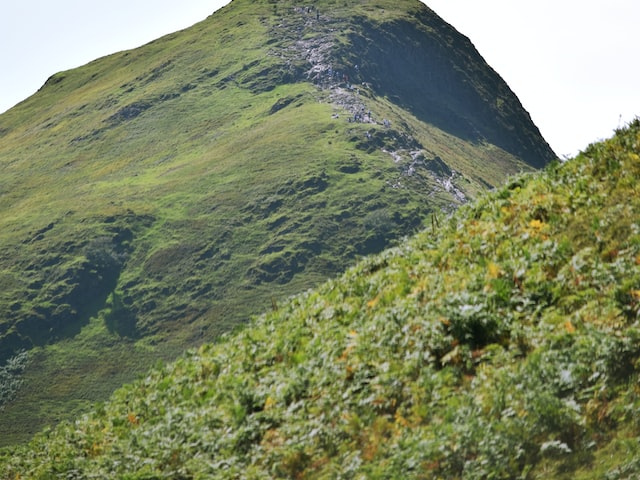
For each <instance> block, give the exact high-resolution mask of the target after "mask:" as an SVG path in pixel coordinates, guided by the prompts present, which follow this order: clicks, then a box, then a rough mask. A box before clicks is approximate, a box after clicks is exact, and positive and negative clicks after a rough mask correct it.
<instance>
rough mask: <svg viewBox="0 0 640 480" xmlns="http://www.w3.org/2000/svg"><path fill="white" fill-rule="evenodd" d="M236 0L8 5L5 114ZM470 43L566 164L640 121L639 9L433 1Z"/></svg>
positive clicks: (2, 13)
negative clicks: (69, 77) (53, 81)
mask: <svg viewBox="0 0 640 480" xmlns="http://www.w3.org/2000/svg"><path fill="white" fill-rule="evenodd" d="M227 3H228V0H180V2H176V1H175V0H110V1H109V2H104V1H102V2H90V1H87V0H20V1H18V0H7V1H3V2H2V5H1V6H0V72H1V74H0V112H3V111H5V110H7V109H8V108H10V107H11V106H13V105H15V104H16V103H18V102H20V101H21V100H23V99H25V98H26V97H28V96H29V95H31V94H33V93H34V92H35V91H36V90H37V89H38V88H40V86H42V84H43V83H44V82H45V81H46V79H47V78H48V77H49V76H51V75H52V74H54V73H56V72H59V71H62V70H67V69H70V68H74V67H77V66H80V65H83V64H85V63H87V62H90V61H91V60H94V59H96V58H98V57H101V56H104V55H107V54H110V53H114V52H117V51H120V50H124V49H129V48H134V47H137V46H139V45H142V44H144V43H147V42H149V41H151V40H154V39H156V38H158V37H160V36H162V35H164V34H167V33H171V32H174V31H176V30H179V29H182V28H186V27H188V26H190V25H192V24H194V23H196V22H198V21H200V20H204V19H205V18H206V17H207V16H208V15H210V14H211V13H213V12H214V11H215V10H217V9H218V8H220V7H222V6H223V5H226V4H227ZM425 3H426V4H427V5H429V6H430V7H431V8H432V9H433V10H435V11H436V13H438V14H439V15H440V16H441V17H443V18H444V19H445V20H446V21H448V22H449V23H451V24H452V25H453V26H454V27H455V28H456V29H458V30H459V31H460V32H462V33H463V34H465V35H466V36H468V37H469V38H470V39H471V41H472V42H473V43H474V45H475V46H476V48H477V49H478V50H479V51H480V53H481V54H482V56H483V57H484V58H485V60H487V62H488V63H489V64H490V65H491V66H492V67H493V68H494V69H495V70H496V71H497V72H498V73H499V74H500V75H501V76H502V77H503V78H504V79H505V80H506V82H507V83H508V84H509V86H510V87H511V89H512V90H513V91H514V92H515V93H516V95H517V96H518V97H519V98H520V101H521V102H522V104H523V105H524V107H525V108H526V109H527V110H528V111H529V113H530V114H531V116H532V118H533V121H534V122H535V123H536V125H537V126H538V127H539V128H540V130H541V132H542V134H543V136H544V137H545V138H546V139H547V141H548V142H549V143H550V144H551V147H552V148H553V149H554V150H555V152H556V153H557V154H558V155H560V156H564V155H573V154H575V153H577V151H578V150H581V149H583V148H585V147H586V146H587V145H588V144H589V143H591V142H593V141H596V140H599V139H602V138H607V137H609V136H611V134H612V133H613V129H615V128H616V127H618V126H619V125H620V126H622V125H624V124H625V123H627V122H629V121H630V120H632V119H633V118H634V117H635V116H637V115H638V116H640V81H639V79H640V61H638V58H640V57H639V56H638V49H637V47H636V44H637V43H638V39H637V38H635V37H637V33H636V32H637V25H638V24H639V23H640V1H638V0H606V1H604V0H535V1H533V0H520V1H515V0H482V1H478V0H426V1H425Z"/></svg>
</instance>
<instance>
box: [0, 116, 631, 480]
mask: <svg viewBox="0 0 640 480" xmlns="http://www.w3.org/2000/svg"><path fill="white" fill-rule="evenodd" d="M639 180H640V121H635V122H634V123H633V124H632V125H630V126H629V127H628V128H625V129H622V130H620V131H618V132H617V134H616V136H615V137H614V138H612V139H611V140H608V141H606V142H603V143H598V144H594V145H591V146H590V147H589V148H587V149H586V150H585V151H584V152H583V153H581V154H580V155H579V156H578V157H577V158H575V159H573V160H570V161H569V162H567V163H566V164H562V165H559V164H558V165H553V166H550V167H549V168H547V169H546V170H545V171H544V172H543V173H541V174H535V175H525V176H518V177H515V178H513V179H512V180H511V181H510V182H509V183H508V184H507V185H506V186H505V187H503V188H500V189H499V190H497V191H495V192H493V193H490V194H486V195H482V196H481V197H480V198H479V199H478V200H477V201H476V202H474V203H473V204H471V205H469V206H467V207H463V208H462V209H461V210H459V211H458V212H457V213H455V214H454V215H453V216H451V217H450V218H447V219H446V218H444V217H438V218H437V219H436V217H435V216H434V218H433V224H432V225H431V226H430V227H429V228H427V229H426V230H424V231H423V232H421V233H420V234H418V235H417V236H415V237H413V238H411V239H409V240H406V241H405V242H403V243H402V244H401V245H399V246H398V247H396V248H393V249H389V250H386V251H385V252H383V253H381V254H379V255H374V256H370V257H368V258H366V259H365V260H363V261H362V262H360V263H358V265H357V266H355V267H353V268H351V269H349V270H348V271H347V272H346V273H345V274H344V275H343V276H342V277H340V278H338V279H336V280H333V281H329V282H327V283H325V284H323V285H322V286H321V287H319V288H318V289H316V290H311V291H308V292H307V293H305V294H303V295H300V296H297V297H294V298H292V299H291V300H290V301H289V302H287V303H283V304H282V305H281V308H280V309H279V310H278V311H277V312H271V313H269V314H266V315H264V316H262V317H260V318H257V319H255V320H254V321H253V322H252V323H251V324H250V325H249V326H248V327H247V328H244V329H242V330H241V331H238V332H236V333H234V334H230V335H226V336H225V337H224V338H223V339H222V340H221V341H220V342H218V343H216V344H207V345H204V346H202V347H201V348H199V349H197V350H195V349H194V350H192V351H190V352H189V353H188V354H187V355H185V356H184V357H183V358H181V359H180V360H178V361H177V362H175V363H173V364H170V365H167V366H163V367H158V368H156V369H154V370H153V371H152V372H151V373H149V374H148V376H146V378H143V379H140V380H139V381H137V382H136V383H134V384H132V385H128V386H126V387H124V388H122V389H120V390H118V391H117V392H116V393H115V395H114V396H113V397H112V398H111V400H110V401H109V402H107V403H105V404H103V405H99V406H97V407H96V408H95V409H94V410H93V411H92V412H91V413H89V414H88V415H85V416H83V417H82V418H79V419H78V420H77V421H76V422H74V423H65V424H63V425H60V426H59V427H58V428H56V429H54V430H52V431H49V432H45V433H43V434H40V435H38V436H37V437H36V438H35V439H34V440H33V441H32V443H31V444H30V445H28V446H27V447H22V448H18V449H15V450H12V451H11V450H10V451H6V452H5V455H4V457H1V458H2V460H1V463H2V467H1V470H0V471H1V472H2V475H3V477H4V478H34V479H40V478H42V479H44V478H118V479H124V478H126V479H142V478H174V479H178V478H179V479H187V478H225V479H228V478H269V477H277V478H465V479H474V478H477V479H480V478H483V479H484V478H504V479H507V478H520V479H543V478H544V479H547V478H557V479H603V478H604V479H610V480H611V479H628V478H635V477H636V476H638V475H640V462H639V461H638V458H640V443H639V440H640V414H639V412H640V390H639V388H638V379H639V378H638V374H639V368H640V323H639V314H640V303H639V300H640V217H639V215H638V212H640V204H639V202H640V196H639V195H638V192H637V186H638V184H639Z"/></svg>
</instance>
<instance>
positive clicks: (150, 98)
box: [0, 0, 553, 445]
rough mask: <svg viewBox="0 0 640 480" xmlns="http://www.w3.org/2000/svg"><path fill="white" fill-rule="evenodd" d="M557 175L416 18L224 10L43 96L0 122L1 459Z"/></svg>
mask: <svg viewBox="0 0 640 480" xmlns="http://www.w3.org/2000/svg"><path fill="white" fill-rule="evenodd" d="M303 5H304V6H303ZM409 46H410V48H409ZM390 67H392V68H390ZM551 158H553V153H552V152H551V150H550V149H549V147H548V145H547V144H546V142H545V141H544V140H543V139H542V138H541V136H540V134H539V132H538V130H537V128H536V127H535V126H534V125H533V124H532V122H531V120H530V118H529V116H528V114H527V113H526V111H524V109H523V108H522V106H521V105H520V103H519V102H518V100H517V98H516V97H515V95H514V94H513V93H512V92H511V91H510V90H509V88H508V87H507V86H506V84H505V83H504V82H503V81H502V80H501V79H500V77H499V76H498V75H497V74H496V73H495V72H494V71H493V70H491V69H490V67H489V66H487V65H486V63H485V62H484V61H483V60H482V58H481V57H480V55H479V54H478V53H477V52H476V51H475V49H474V48H473V46H472V45H471V43H470V42H469V41H468V40H467V39H466V38H464V37H463V36H461V35H460V34H458V33H457V32H456V31H455V30H454V29H453V28H452V27H450V26H449V25H447V24H445V23H444V22H442V21H441V20H440V19H439V18H438V17H437V16H436V15H435V14H434V13H433V12H431V11H430V10H429V9H427V8H426V7H425V6H424V5H422V4H421V3H420V2H417V1H413V0H411V1H409V0H406V1H403V2H395V1H394V2H391V1H380V2H376V3H375V5H373V4H371V2H361V1H352V2H333V1H324V2H302V3H300V2H289V1H279V2H273V1H263V2H257V1H247V0H234V1H233V2H232V3H231V4H230V5H228V6H227V7H225V8H223V9H222V10H220V11H219V12H216V13H215V14H214V15H212V16H211V17H210V18H208V19H207V20H205V21H204V22H202V23H199V24H197V25H195V26H193V27H192V28H190V29H187V30H184V31H182V32H177V33H175V34H172V35H169V36H167V37H164V38H162V39H159V40H157V41H155V42H152V43H150V44H148V45H145V46H143V47H141V48H139V49H136V50H132V51H127V52H121V53H117V54H114V55H111V56H109V57H106V58H102V59H99V60H96V61H95V62H92V63H90V64H88V65H86V66H84V67H82V68H79V69H75V70H71V71H67V72H61V73H58V74H56V75H54V76H52V77H51V78H50V79H49V80H48V81H47V83H46V84H45V85H44V86H43V87H42V89H41V90H40V91H39V92H38V93H37V94H36V95H34V96H33V97H31V98H29V99H28V100H26V101H25V102H23V103H21V104H20V105H18V106H16V107H15V108H13V109H11V110H10V111H8V112H6V113H5V114H3V115H2V116H0V168H1V169H2V176H1V178H0V212H1V215H0V244H1V245H2V251H1V252H0V365H3V364H4V363H5V362H8V363H7V364H6V365H7V366H6V367H2V368H4V369H5V370H3V371H7V372H8V371H9V370H11V371H12V372H14V373H13V374H12V375H13V377H12V378H14V377H15V376H16V375H17V374H18V373H17V372H22V376H21V383H20V382H18V381H17V380H16V381H14V380H15V379H14V380H11V381H7V382H6V384H7V385H12V386H11V387H7V388H6V394H4V393H3V395H2V396H0V401H1V402H2V403H3V404H4V405H3V408H4V410H3V413H2V415H1V416H0V445H1V444H8V443H12V442H15V441H21V440H24V439H26V438H29V436H30V435H31V434H32V433H34V432H35V431H38V430H39V429H40V428H41V427H42V426H43V425H46V424H51V423H55V422H56V421H57V420H59V419H60V418H65V417H68V416H70V415H73V414H74V412H76V411H78V410H80V409H82V408H83V407H84V406H86V405H88V403H89V402H91V401H95V400H100V399H104V398H106V397H107V396H108V395H109V393H110V392H112V391H113V389H114V388H115V387H117V386H119V385H121V384H122V383H123V382H126V381H130V380H132V379H134V378H135V376H136V374H137V373H141V372H144V371H146V370H147V369H148V368H149V367H150V366H151V365H152V364H154V363H155V362H156V361H157V360H158V359H165V360H166V359H171V358H175V356H176V355H177V354H178V353H180V352H182V351H183V350H184V349H185V348H186V347H189V346H195V345H199V344H201V343H202V342H203V341H205V340H212V339H214V338H216V337H217V336H218V335H219V334H220V333H221V332H225V331H228V330H230V329H231V328H233V327H234V326H235V325H237V324H238V323H239V322H242V321H244V319H246V318H248V317H249V316H250V315H251V314H256V313H259V312H261V311H264V310H265V309H267V308H272V307H274V306H277V304H278V303H279V302H281V299H282V298H286V297H287V296H289V295H291V294H293V293H295V292H300V291H304V290H305V289H307V288H309V287H311V286H313V285H317V284H318V283H320V282H322V281H324V280H326V279H327V278H330V277H333V276H334V275H336V274H337V273H338V272H342V271H344V269H345V268H346V267H347V266H348V265H351V264H353V262H354V261H355V260H356V259H357V258H358V257H360V256H363V255H367V254H370V253H373V252H379V251H381V250H382V249H383V248H385V247H387V246H389V245H393V244H394V242H396V241H398V239H401V238H402V237H403V236H404V235H407V234H410V233H412V232H415V231H416V230H417V229H419V228H421V227H422V226H424V225H425V222H426V224H429V222H430V218H431V217H430V215H431V214H432V212H438V211H440V210H441V209H445V210H447V211H451V210H452V209H455V208H457V206H459V205H460V204H462V203H464V202H466V201H467V200H468V199H470V198H473V197H475V195H476V194H477V193H478V192H480V191H482V190H484V189H486V188H487V186H492V185H498V184H500V183H501V182H503V181H504V179H505V178H506V177H507V175H509V174H513V173H517V172H519V171H522V170H531V169H532V167H537V166H541V165H543V164H545V163H546V162H547V161H549V159H551ZM23 350H28V351H29V354H28V355H27V358H28V361H26V362H25V361H24V356H23V355H22V354H21V353H20V352H21V351H23ZM18 360H20V361H18ZM18 367H19V368H18ZM19 384H20V385H22V386H21V388H20V389H18V388H17V385H19ZM3 385H4V384H3ZM3 389H4V387H3ZM3 391H4V390H3Z"/></svg>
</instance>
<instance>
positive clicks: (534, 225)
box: [529, 218, 544, 230]
mask: <svg viewBox="0 0 640 480" xmlns="http://www.w3.org/2000/svg"><path fill="white" fill-rule="evenodd" d="M529 227H531V228H533V229H534V230H540V229H542V228H543V227H544V222H541V221H540V220H538V219H536V218H534V219H533V220H531V221H530V222H529Z"/></svg>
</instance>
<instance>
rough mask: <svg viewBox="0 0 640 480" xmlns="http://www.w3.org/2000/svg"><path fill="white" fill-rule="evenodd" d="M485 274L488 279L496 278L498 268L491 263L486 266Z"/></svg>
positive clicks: (498, 273)
mask: <svg viewBox="0 0 640 480" xmlns="http://www.w3.org/2000/svg"><path fill="white" fill-rule="evenodd" d="M487 274H488V275H489V278H498V277H499V276H500V266H499V265H496V264H495V263H493V262H491V263H489V265H488V266H487Z"/></svg>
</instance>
